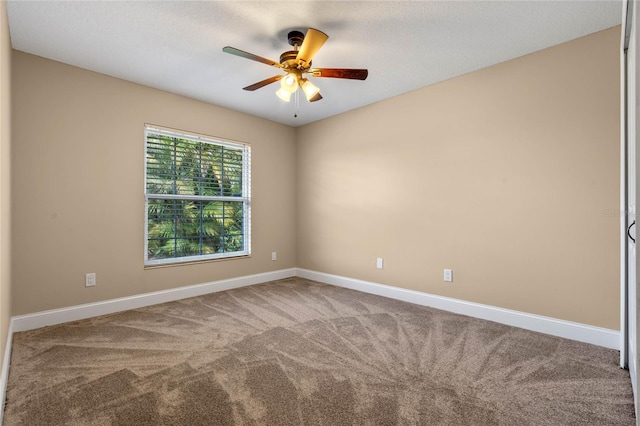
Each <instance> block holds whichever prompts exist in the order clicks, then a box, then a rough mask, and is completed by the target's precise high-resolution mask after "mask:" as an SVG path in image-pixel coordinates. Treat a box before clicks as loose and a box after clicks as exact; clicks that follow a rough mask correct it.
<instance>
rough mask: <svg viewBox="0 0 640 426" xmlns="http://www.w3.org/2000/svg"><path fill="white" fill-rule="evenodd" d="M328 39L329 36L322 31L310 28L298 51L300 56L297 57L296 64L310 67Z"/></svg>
mask: <svg viewBox="0 0 640 426" xmlns="http://www.w3.org/2000/svg"><path fill="white" fill-rule="evenodd" d="M328 38H329V36H328V35H326V34H325V33H323V32H322V31H318V30H316V29H314V28H309V30H307V34H306V35H305V36H304V40H303V41H302V46H300V50H299V51H298V56H296V62H297V63H298V64H300V65H302V66H303V67H306V66H309V64H310V63H311V60H312V59H313V57H314V56H316V53H318V50H320V48H321V47H322V45H323V44H324V42H325V41H327V39H328Z"/></svg>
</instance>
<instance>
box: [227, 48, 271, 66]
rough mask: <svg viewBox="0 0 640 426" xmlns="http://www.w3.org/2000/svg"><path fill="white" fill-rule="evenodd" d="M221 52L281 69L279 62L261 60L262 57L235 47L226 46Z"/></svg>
mask: <svg viewBox="0 0 640 426" xmlns="http://www.w3.org/2000/svg"><path fill="white" fill-rule="evenodd" d="M222 51H223V52H225V53H231V54H232V55H236V56H240V57H241V58H246V59H251V60H252V61H257V62H262V63H263V64H267V65H271V66H272V67H277V68H282V65H281V64H280V63H279V62H276V61H272V60H271V59H267V58H263V57H262V56H258V55H254V54H253V53H249V52H245V51H244V50H240V49H236V48H235V47H231V46H226V47H223V48H222Z"/></svg>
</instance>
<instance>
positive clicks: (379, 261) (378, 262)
mask: <svg viewBox="0 0 640 426" xmlns="http://www.w3.org/2000/svg"><path fill="white" fill-rule="evenodd" d="M383 262H384V259H382V258H381V257H379V258H377V259H376V268H378V269H382V264H383Z"/></svg>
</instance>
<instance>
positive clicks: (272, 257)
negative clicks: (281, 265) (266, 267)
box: [271, 251, 278, 260]
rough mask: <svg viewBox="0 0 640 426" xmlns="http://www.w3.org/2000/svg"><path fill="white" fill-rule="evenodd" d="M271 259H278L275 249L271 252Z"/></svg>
mask: <svg viewBox="0 0 640 426" xmlns="http://www.w3.org/2000/svg"><path fill="white" fill-rule="evenodd" d="M271 260H278V253H276V252H275V251H272V252H271Z"/></svg>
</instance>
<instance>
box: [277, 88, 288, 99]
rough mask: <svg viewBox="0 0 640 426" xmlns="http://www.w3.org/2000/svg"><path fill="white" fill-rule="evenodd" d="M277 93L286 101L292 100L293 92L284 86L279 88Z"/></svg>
mask: <svg viewBox="0 0 640 426" xmlns="http://www.w3.org/2000/svg"><path fill="white" fill-rule="evenodd" d="M276 95H278V97H279V98H280V99H282V100H283V101H285V102H289V101H290V100H291V92H289V91H287V90H285V89H283V88H282V87H281V88H279V89H278V91H277V92H276Z"/></svg>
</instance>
